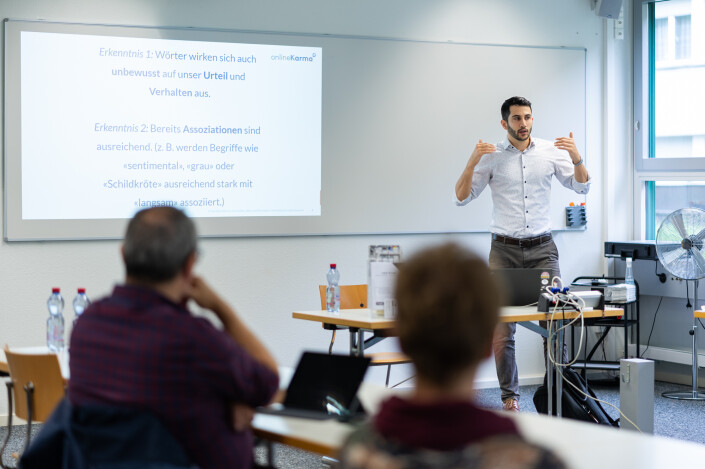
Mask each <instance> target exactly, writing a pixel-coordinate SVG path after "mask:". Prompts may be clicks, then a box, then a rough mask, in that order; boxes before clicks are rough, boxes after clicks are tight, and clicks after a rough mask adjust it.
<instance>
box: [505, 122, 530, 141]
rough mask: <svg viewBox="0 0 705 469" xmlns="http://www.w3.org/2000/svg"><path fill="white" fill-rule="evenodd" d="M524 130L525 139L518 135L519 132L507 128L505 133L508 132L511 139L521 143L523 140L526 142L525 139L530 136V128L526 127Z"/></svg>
mask: <svg viewBox="0 0 705 469" xmlns="http://www.w3.org/2000/svg"><path fill="white" fill-rule="evenodd" d="M519 130H521V129H519ZM526 130H527V132H526V136H525V137H522V136H521V135H519V132H515V131H514V129H512V128H511V127H509V126H507V131H508V132H509V135H510V136H511V137H513V138H515V139H517V140H519V141H520V142H523V141H524V140H527V139H528V138H529V136H531V127H527V128H526Z"/></svg>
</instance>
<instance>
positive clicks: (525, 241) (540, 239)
mask: <svg viewBox="0 0 705 469" xmlns="http://www.w3.org/2000/svg"><path fill="white" fill-rule="evenodd" d="M492 241H498V242H500V243H502V244H511V245H513V246H519V247H520V248H532V247H534V246H538V245H540V244H543V243H547V242H549V241H551V233H544V234H542V235H538V236H534V237H533V238H510V237H509V236H502V235H500V234H496V233H492Z"/></svg>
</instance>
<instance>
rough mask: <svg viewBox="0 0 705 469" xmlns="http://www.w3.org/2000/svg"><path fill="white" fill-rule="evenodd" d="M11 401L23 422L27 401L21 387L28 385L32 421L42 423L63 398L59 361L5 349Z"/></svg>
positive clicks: (25, 417)
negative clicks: (30, 392) (12, 397)
mask: <svg viewBox="0 0 705 469" xmlns="http://www.w3.org/2000/svg"><path fill="white" fill-rule="evenodd" d="M5 357H6V358H7V365H8V368H9V369H10V378H11V379H12V383H13V389H14V401H15V415H17V416H18V417H19V418H21V419H25V420H27V418H28V413H27V397H26V393H25V390H24V387H25V385H26V384H27V383H29V382H32V384H33V385H34V393H33V397H32V420H33V421H37V422H43V421H45V420H46V419H47V418H48V417H49V415H50V414H51V412H52V411H53V410H54V408H55V407H56V405H57V404H58V403H59V401H61V399H62V398H63V397H64V395H65V394H66V391H65V389H64V378H63V377H62V376H61V368H60V366H59V359H58V357H57V356H56V354H54V353H46V354H29V353H15V352H13V351H12V350H10V349H8V348H7V346H5Z"/></svg>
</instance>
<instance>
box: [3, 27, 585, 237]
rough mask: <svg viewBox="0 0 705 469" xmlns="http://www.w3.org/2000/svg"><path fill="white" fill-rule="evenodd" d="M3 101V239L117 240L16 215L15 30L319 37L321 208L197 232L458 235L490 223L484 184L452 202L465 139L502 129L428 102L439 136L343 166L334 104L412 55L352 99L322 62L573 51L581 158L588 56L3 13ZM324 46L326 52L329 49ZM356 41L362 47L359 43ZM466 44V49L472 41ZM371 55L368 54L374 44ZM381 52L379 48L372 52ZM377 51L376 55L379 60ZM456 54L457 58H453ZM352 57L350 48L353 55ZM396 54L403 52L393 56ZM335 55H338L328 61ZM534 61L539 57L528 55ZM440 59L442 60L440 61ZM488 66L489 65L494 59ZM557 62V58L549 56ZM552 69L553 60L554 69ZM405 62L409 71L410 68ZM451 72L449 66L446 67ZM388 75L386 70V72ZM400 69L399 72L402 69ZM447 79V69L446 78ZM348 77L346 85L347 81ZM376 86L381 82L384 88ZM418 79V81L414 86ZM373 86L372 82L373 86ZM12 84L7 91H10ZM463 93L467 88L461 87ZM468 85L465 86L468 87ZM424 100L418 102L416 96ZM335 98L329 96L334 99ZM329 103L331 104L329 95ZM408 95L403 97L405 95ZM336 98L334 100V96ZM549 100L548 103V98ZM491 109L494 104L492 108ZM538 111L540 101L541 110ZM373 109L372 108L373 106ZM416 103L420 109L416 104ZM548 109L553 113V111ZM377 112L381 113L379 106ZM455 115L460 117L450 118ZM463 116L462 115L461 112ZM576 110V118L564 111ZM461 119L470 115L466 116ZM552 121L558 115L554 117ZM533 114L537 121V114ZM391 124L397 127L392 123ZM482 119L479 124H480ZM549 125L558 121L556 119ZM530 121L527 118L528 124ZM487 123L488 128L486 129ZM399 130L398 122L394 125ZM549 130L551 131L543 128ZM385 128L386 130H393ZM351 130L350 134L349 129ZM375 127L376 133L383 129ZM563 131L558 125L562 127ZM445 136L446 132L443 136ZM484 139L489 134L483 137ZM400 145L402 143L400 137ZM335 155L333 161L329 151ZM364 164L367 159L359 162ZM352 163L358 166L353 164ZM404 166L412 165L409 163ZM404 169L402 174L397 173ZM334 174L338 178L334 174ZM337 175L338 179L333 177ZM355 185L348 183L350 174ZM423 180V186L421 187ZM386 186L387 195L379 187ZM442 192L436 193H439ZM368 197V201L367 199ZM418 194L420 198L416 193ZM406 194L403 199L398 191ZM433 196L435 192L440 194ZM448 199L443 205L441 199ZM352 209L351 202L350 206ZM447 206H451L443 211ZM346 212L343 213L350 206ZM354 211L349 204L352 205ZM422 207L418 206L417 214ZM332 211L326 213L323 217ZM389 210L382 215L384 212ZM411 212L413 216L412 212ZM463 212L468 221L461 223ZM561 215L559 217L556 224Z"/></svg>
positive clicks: (117, 232)
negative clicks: (472, 128) (476, 130)
mask: <svg viewBox="0 0 705 469" xmlns="http://www.w3.org/2000/svg"><path fill="white" fill-rule="evenodd" d="M4 26H5V35H4V38H5V48H4V49H5V83H4V90H5V94H4V96H5V101H4V142H3V143H4V168H5V191H4V205H5V211H4V213H5V216H4V237H5V240H6V241H40V240H84V239H120V238H122V236H123V233H124V228H125V226H126V224H127V220H126V219H110V220H23V219H22V217H21V148H19V140H20V132H21V129H20V128H19V119H16V117H17V116H19V112H20V105H21V103H19V94H20V93H17V92H14V91H16V90H18V89H19V80H20V77H19V67H18V66H17V65H18V64H19V36H20V32H21V31H25V30H31V31H49V32H64V33H71V34H97V35H100V34H102V35H117V36H120V35H126V36H140V37H159V38H165V39H182V40H204V41H216V42H243V41H247V42H251V41H248V39H251V40H252V41H255V42H262V41H264V42H262V43H275V44H276V43H286V44H292V45H318V46H320V47H323V63H324V71H323V73H324V81H323V87H324V90H323V93H324V94H323V129H322V131H323V136H322V144H323V146H322V148H323V154H322V171H323V174H322V194H321V199H322V215H321V216H320V217H276V218H262V217H239V218H238V217H232V218H197V219H195V221H196V224H197V227H198V230H199V233H200V235H201V236H203V237H250V236H310V235H313V236H321V235H367V234H414V233H463V232H487V229H488V226H489V218H487V217H488V216H489V213H490V206H491V200H490V196H489V189H487V190H486V191H485V193H483V194H482V195H481V196H480V198H478V199H477V200H475V201H473V202H471V203H470V204H469V205H468V206H466V207H462V208H457V207H455V206H454V205H455V204H454V203H453V197H452V195H453V186H454V184H455V180H456V179H457V176H458V175H459V174H460V172H461V171H462V168H463V167H464V164H465V162H466V161H467V157H468V156H469V153H470V151H471V148H472V145H474V142H473V140H474V139H475V138H478V137H479V138H483V137H482V136H481V135H484V133H492V135H496V136H497V137H499V138H494V140H499V139H501V138H503V137H504V135H503V134H502V133H501V132H497V133H494V132H495V131H494V130H492V131H491V132H488V131H484V133H483V134H481V135H480V136H476V135H473V136H472V138H470V136H468V137H467V138H466V136H465V134H464V132H462V131H461V129H460V128H461V127H465V126H466V125H467V122H463V116H464V114H462V113H461V114H458V115H453V116H446V115H445V114H446V111H451V110H452V111H453V112H460V111H456V110H454V109H452V108H453V106H451V105H446V106H445V107H443V106H441V107H438V108H435V107H430V108H428V109H426V110H427V111H428V112H429V113H434V114H436V115H434V116H433V118H432V119H431V118H429V121H428V122H431V123H433V122H434V121H438V120H443V119H447V121H448V128H449V132H448V133H447V134H443V133H442V132H437V131H435V130H434V133H433V134H432V135H431V137H430V138H427V139H424V140H423V141H422V140H421V139H420V138H419V140H418V141H415V142H414V143H415V145H412V144H409V145H410V146H417V147H421V150H419V152H418V153H416V154H409V153H408V149H407V148H405V147H403V146H402V145H399V147H398V148H399V152H400V155H395V154H393V153H394V152H395V151H396V148H397V147H396V146H395V144H397V143H399V142H400V140H401V139H399V138H397V139H396V140H395V141H392V139H391V138H390V139H387V140H385V137H386V134H385V135H382V136H377V137H376V138H377V139H376V140H374V139H373V140H372V143H373V145H379V146H385V147H386V148H385V149H384V152H383V155H384V157H383V158H378V159H377V160H374V161H373V164H371V163H370V162H369V161H368V162H366V163H365V162H364V161H363V162H362V163H359V165H363V166H362V167H352V166H349V165H348V166H346V164H347V163H349V162H350V161H351V160H353V159H354V160H355V162H356V164H357V162H358V157H359V158H362V157H363V156H364V155H363V153H366V152H364V151H362V150H361V149H364V147H360V148H357V149H355V150H354V151H357V153H354V152H353V153H350V154H345V152H344V151H341V150H343V149H344V148H343V147H345V146H346V145H348V144H349V143H350V142H353V141H354V139H352V138H350V137H351V136H350V135H346V134H345V131H346V130H347V129H349V126H348V127H347V128H342V129H341V128H340V127H344V125H342V124H338V122H337V121H339V120H343V118H344V117H347V115H343V117H340V115H339V114H337V113H338V108H339V107H345V106H347V107H355V106H357V105H360V101H364V99H367V98H368V94H367V93H368V92H369V93H370V94H371V95H374V92H375V91H376V92H377V93H378V94H379V95H380V97H383V98H385V99H386V97H387V96H389V95H392V94H394V93H395V88H396V87H397V85H399V84H400V83H401V81H400V80H398V79H397V78H398V77H395V76H394V73H392V72H397V70H399V69H402V68H403V67H409V66H410V64H411V65H413V63H414V60H413V59H414V58H415V57H412V58H411V59H412V60H409V63H405V62H402V63H400V64H398V66H397V68H395V69H393V68H391V67H390V68H380V70H381V72H380V73H382V74H381V75H379V76H375V77H374V78H375V79H374V81H373V83H372V86H369V87H368V88H360V89H361V90H362V89H364V90H365V93H364V94H362V93H361V94H360V95H358V96H354V95H353V97H357V98H360V99H352V98H349V97H348V96H345V95H343V93H340V91H338V93H339V94H340V95H341V96H338V95H336V96H335V97H334V99H333V98H331V96H329V95H327V93H328V92H330V91H331V90H330V88H332V87H334V84H337V83H339V81H333V80H335V79H336V77H337V78H346V76H349V75H350V74H351V73H352V70H354V69H353V68H350V69H348V68H343V69H331V68H327V64H328V63H331V62H332V63H334V64H335V66H338V65H339V64H341V63H345V64H347V65H346V66H347V67H351V66H352V65H353V64H354V63H355V62H354V61H351V57H348V56H346V57H344V58H343V59H342V60H341V59H340V57H337V55H339V54H340V53H341V51H344V52H346V53H350V54H351V56H353V57H352V58H355V57H354V54H358V55H365V53H369V54H368V56H369V57H372V59H373V60H374V59H376V60H379V61H380V62H381V61H382V58H384V59H385V60H386V59H389V58H390V57H391V58H393V59H394V60H396V59H397V56H403V55H404V54H406V53H408V54H410V55H411V54H415V53H423V52H420V51H422V50H424V51H425V50H431V51H433V52H438V51H441V52H445V51H450V52H449V53H455V51H456V50H460V51H462V53H461V54H460V55H459V56H464V55H465V53H468V54H470V55H472V54H473V53H476V52H477V51H478V50H480V49H482V50H483V52H484V53H485V54H486V55H487V56H490V57H491V56H493V55H499V56H500V60H501V57H502V54H503V53H506V52H507V51H514V52H516V51H518V53H519V54H525V55H527V56H528V55H531V54H537V56H538V57H543V56H544V55H545V56H551V57H553V55H557V56H558V55H560V54H561V52H563V53H568V54H570V55H571V57H573V56H574V55H575V54H577V56H575V57H577V59H576V58H575V57H573V59H574V60H573V61H574V62H576V63H578V64H579V66H580V67H581V70H578V71H577V72H575V73H574V74H573V76H574V77H575V79H573V80H571V81H580V82H581V83H580V84H579V85H577V88H576V89H577V91H578V94H579V96H578V97H577V98H575V100H574V101H571V103H572V104H574V105H575V106H577V107H578V108H579V112H578V113H579V114H581V115H579V116H577V118H576V121H575V122H577V123H578V124H577V127H578V128H577V129H576V130H577V132H576V143H577V145H578V148H579V150H580V151H581V154H582V155H583V158H584V159H585V160H586V161H587V160H588V158H587V156H588V155H587V154H586V150H585V138H586V130H587V87H586V64H587V50H586V49H585V48H579V47H545V46H530V45H511V44H482V43H471V42H437V41H422V40H415V39H404V38H389V37H369V36H349V35H330V34H311V33H291V32H280V31H253V30H237V29H207V28H190V27H168V26H134V25H111V24H90V23H63V22H46V21H27V20H15V19H5V22H4ZM331 47H332V48H333V50H332V52H331V50H330V48H331ZM358 47H359V48H361V49H358ZM473 48H475V49H473ZM385 50H386V51H387V55H386V56H383V55H380V56H379V57H378V56H375V55H374V54H373V52H375V51H385ZM375 53H377V52H375ZM380 53H381V52H380ZM434 55H439V54H428V55H424V57H428V59H429V61H432V60H433V56H434ZM380 57H382V58H380ZM454 57H457V56H454ZM357 58H359V56H358V57H357ZM402 58H403V57H402ZM336 61H337V62H336ZM537 62H538V61H537ZM442 65H443V64H442ZM495 65H496V64H495ZM545 65H548V64H537V65H536V66H537V67H539V68H540V67H543V66H545ZM552 65H561V64H552ZM558 68H559V69H560V67H558ZM369 69H370V70H367V71H368V72H370V73H372V71H371V69H372V67H371V66H370V67H369ZM410 70H411V69H410ZM451 71H454V70H453V69H452V68H451ZM359 73H360V77H361V78H360V80H364V78H365V77H364V75H363V74H362V72H359ZM387 73H389V75H391V76H386V74H387ZM523 73H530V71H528V70H525V71H524V72H523ZM407 76H408V75H407ZM445 78H447V77H446V76H443V77H441V76H439V77H438V79H439V81H434V84H436V88H441V86H439V85H438V84H439V83H441V81H440V80H442V79H445ZM451 78H452V77H451ZM349 84H352V85H354V83H353V82H352V81H351V82H350V83H349ZM382 84H384V85H386V86H387V87H386V88H384V87H383V86H382ZM414 85H416V86H419V84H414ZM374 88H377V89H376V90H375V89H374ZM13 90H14V91H13ZM419 91H420V93H419V94H418V95H417V96H418V97H420V98H419V101H421V104H420V106H432V105H433V103H430V101H432V99H430V96H432V95H433V91H434V90H430V91H429V90H427V89H425V88H423V89H420V90H419ZM435 91H438V92H441V91H443V92H445V91H446V90H440V89H436V90H435ZM456 91H457V92H458V94H460V95H463V97H464V98H466V101H465V102H466V103H467V102H471V101H472V102H474V101H475V100H477V99H478V98H482V97H483V95H485V94H487V93H485V91H486V90H482V89H480V90H476V91H473V90H472V89H471V86H468V87H457V88H453V94H449V95H442V96H440V97H439V101H441V100H443V99H445V100H446V101H447V102H448V103H451V104H452V101H450V100H451V99H453V98H455V92H456ZM468 93H469V94H468ZM473 93H474V94H473ZM513 94H521V93H513V92H508V93H505V96H504V97H505V98H506V97H508V96H511V95H513ZM525 94H527V97H528V98H529V99H530V100H532V102H533V103H534V114H535V116H536V115H537V114H541V111H539V109H540V107H539V106H541V107H543V106H542V105H541V103H540V102H539V101H537V100H535V98H534V97H532V95H531V94H530V93H525ZM407 98H411V96H409V95H408V94H407V95H401V94H399V95H394V96H390V103H392V101H393V100H394V99H397V100H398V102H397V103H396V104H397V107H392V106H393V104H387V106H389V108H383V109H381V110H380V111H386V112H387V113H388V114H390V115H392V116H394V111H396V110H397V109H398V108H402V109H401V111H400V112H399V114H398V116H397V117H398V119H399V120H400V121H403V120H404V119H406V118H408V119H409V120H410V121H411V120H413V119H412V117H413V115H410V113H408V112H405V111H407V109H405V108H404V106H405V105H406V104H407ZM424 99H426V101H424ZM336 100H337V101H336ZM333 101H335V102H333ZM409 101H410V100H409ZM496 101H497V100H496V99H494V100H493V101H492V103H491V105H489V106H483V107H481V111H479V113H481V114H483V115H487V114H488V113H489V112H496V123H494V122H495V118H493V117H491V116H490V117H487V118H486V119H485V118H483V119H484V120H487V121H491V122H493V123H494V124H493V125H494V126H495V127H496V128H497V129H499V130H501V128H500V126H499V120H500V118H499V106H500V104H501V101H499V102H496ZM379 102H381V99H380V100H377V101H374V103H375V104H377V103H379ZM341 103H342V104H341ZM547 107H550V106H547ZM495 109H496V110H495ZM544 109H545V108H544ZM374 110H375V111H377V109H374ZM421 111H423V109H422V110H421ZM554 113H555V112H554ZM373 114H376V112H375V113H371V112H370V113H368V114H365V117H367V116H372V115H373ZM380 114H383V112H380ZM458 116H460V117H458ZM465 117H467V116H465ZM571 117H576V116H571ZM468 119H469V117H468ZM558 119H559V120H560V119H561V117H559V118H558ZM384 122H385V123H389V124H391V122H390V119H389V118H387V119H386V120H385V121H384ZM536 122H539V120H538V119H537V120H536ZM409 124H410V125H409V127H408V129H411V130H412V131H411V135H410V137H418V135H416V133H415V132H413V129H414V127H413V122H410V123H409ZM395 125H402V124H398V123H396V124H395ZM483 125H484V124H483ZM556 127H557V126H556ZM537 128H538V126H537V125H536V124H535V132H534V134H537V133H538V130H536V129H537ZM493 129H494V127H493ZM400 130H401V133H400V134H403V132H404V130H405V129H401V128H400ZM552 130H553V129H552ZM365 131H366V132H368V134H369V133H374V129H372V130H370V129H365ZM389 132H391V133H393V132H392V130H389ZM350 133H352V132H350ZM382 133H383V134H384V132H382ZM565 135H567V131H566V132H565ZM449 136H450V137H449ZM537 136H540V137H544V138H553V137H556V136H558V135H543V134H542V135H537ZM486 138H487V139H490V137H486ZM432 140H436V141H438V142H441V143H442V144H443V151H442V156H441V158H443V160H442V161H441V163H442V164H439V165H438V167H439V168H441V169H440V171H444V173H443V174H442V175H437V174H435V173H433V172H429V170H428V169H423V170H416V172H415V171H414V169H415V168H413V167H410V168H408V170H407V169H404V168H402V169H403V171H401V172H399V171H400V167H401V166H405V163H406V162H408V161H410V160H413V158H416V159H417V161H421V162H424V161H425V160H424V157H425V156H427V155H431V154H432V152H433V147H432V146H430V143H431V141H432ZM446 140H450V143H449V144H446V143H447V142H446ZM402 143H406V142H402ZM336 158H338V159H336ZM364 164H367V165H368V166H364ZM378 164H379V165H380V167H379V168H378V169H377V172H372V171H371V169H372V166H376V165H378ZM359 165H358V166H359ZM409 166H412V165H409ZM351 171H360V172H359V173H357V174H353V173H352V172H351ZM404 171H407V172H408V174H407V172H404ZM338 173H342V174H343V175H344V177H342V176H340V175H338ZM380 174H382V175H384V177H390V176H389V174H392V175H397V174H399V175H401V177H403V178H419V177H428V181H429V183H428V184H429V185H431V184H433V187H436V186H437V187H436V189H435V190H433V191H432V193H433V197H438V199H433V201H434V202H435V203H436V204H437V205H435V206H434V205H430V206H422V207H419V206H418V203H405V194H404V193H402V194H401V197H397V195H398V194H396V193H397V192H400V191H401V192H404V191H407V193H406V195H407V196H415V194H414V193H413V192H414V189H415V187H416V183H411V184H410V185H409V186H405V185H395V184H398V183H399V181H394V180H392V181H389V182H390V185H389V186H388V187H384V186H385V185H386V183H385V182H384V181H386V180H385V179H382V180H381V181H382V182H383V183H382V184H380V183H379V182H380V179H375V178H379V177H382V176H380ZM433 176H437V178H436V179H439V180H438V181H431V179H432V178H433ZM336 178H338V179H336ZM345 178H350V179H352V180H353V183H351V184H349V185H345V186H344V187H343V188H342V189H341V188H340V186H341V183H345V184H347V181H345ZM355 180H356V181H357V182H358V183H359V186H358V185H356V183H355V182H354V181H355ZM366 185H371V186H381V190H380V192H373V193H369V192H370V191H369V190H368V188H366ZM422 188H423V187H422ZM386 191H389V192H391V193H393V194H387V193H386ZM441 192H442V193H441ZM568 192H571V191H568V190H567V189H565V188H562V187H560V186H559V185H558V188H556V190H554V191H553V196H552V201H551V205H552V207H551V211H552V219H553V230H554V231H558V230H567V231H576V230H584V229H585V227H580V228H567V227H565V223H564V218H565V215H564V213H565V212H564V209H563V206H564V205H567V201H568V200H571V201H573V200H574V201H576V202H577V203H580V202H584V201H585V196H579V195H578V194H575V193H572V192H571V194H572V195H571V196H570V197H571V198H568V196H567V195H566V193H568ZM366 197H367V199H366ZM425 198H426V197H424V199H425ZM407 199H408V197H407ZM441 199H442V200H441ZM385 201H391V203H390V205H389V206H387V203H386V202H385ZM445 201H447V204H448V206H446V205H445V203H446V202H445ZM355 207H357V208H355ZM449 207H452V209H450V208H449ZM351 210H352V211H351ZM355 210H358V211H357V212H355ZM445 210H448V212H447V214H446V213H445V212H443V213H440V211H445ZM420 212H421V213H420ZM423 212H425V213H427V214H429V215H434V216H441V215H442V216H443V219H442V220H441V222H440V223H437V222H436V223H435V224H433V221H431V222H430V223H431V224H433V226H426V225H424V223H423V221H421V222H416V220H417V219H418V220H421V217H424V214H423ZM372 214H374V216H375V217H377V219H374V220H372V219H371V218H372ZM331 217H332V218H331ZM390 217H391V218H390ZM415 217H417V218H415ZM446 219H450V220H451V221H452V222H446ZM465 220H468V221H467V222H466V221H465ZM561 221H563V223H560V222H561Z"/></svg>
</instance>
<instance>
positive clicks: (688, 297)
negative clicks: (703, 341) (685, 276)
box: [685, 280, 705, 329]
mask: <svg viewBox="0 0 705 469" xmlns="http://www.w3.org/2000/svg"><path fill="white" fill-rule="evenodd" d="M693 290H695V289H693ZM685 299H686V300H687V304H686V305H685V307H686V308H693V314H695V309H696V308H697V307H698V305H695V307H693V305H691V304H690V293H689V291H688V281H687V280H686V281H685ZM693 302H695V298H693ZM697 319H698V322H699V323H700V327H701V328H703V329H705V325H703V322H702V320H700V318H697Z"/></svg>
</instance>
